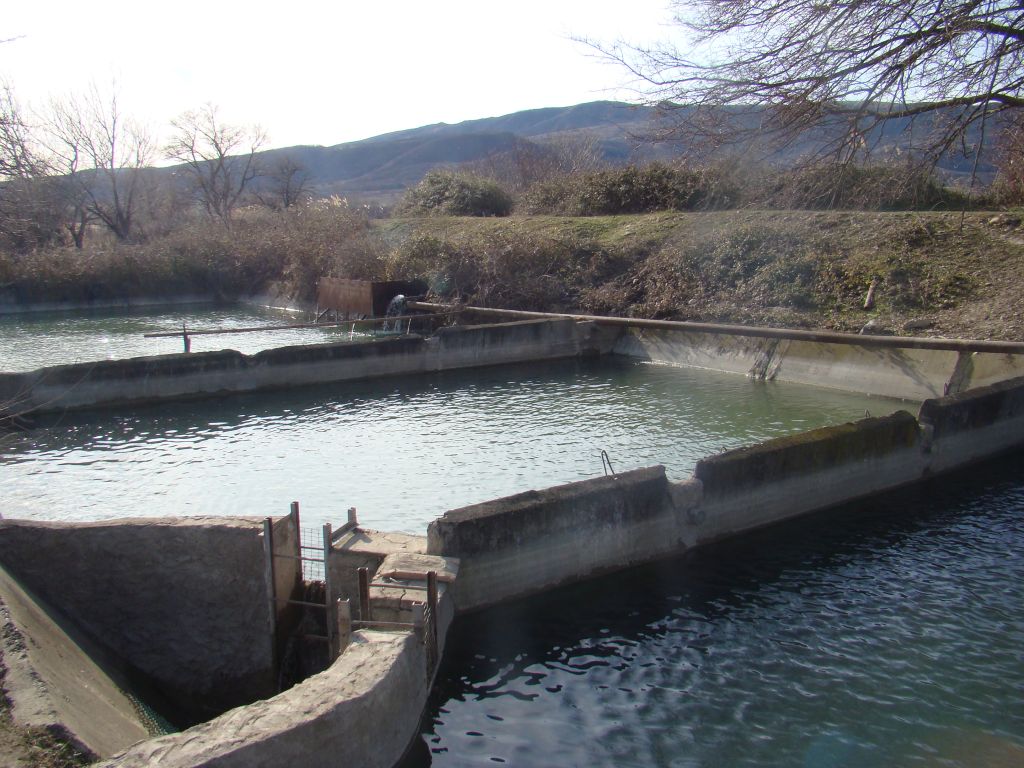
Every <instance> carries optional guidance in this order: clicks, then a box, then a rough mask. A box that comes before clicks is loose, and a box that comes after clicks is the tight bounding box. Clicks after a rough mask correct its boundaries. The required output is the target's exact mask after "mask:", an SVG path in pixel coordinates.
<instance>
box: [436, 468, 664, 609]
mask: <svg viewBox="0 0 1024 768" xmlns="http://www.w3.org/2000/svg"><path fill="white" fill-rule="evenodd" d="M667 502H668V481H667V479H666V478H665V469H664V467H651V468H648V469H638V470H634V471H632V472H624V473H622V474H621V475H618V476H617V477H600V478H595V479H593V480H584V481H582V482H578V483H570V484H568V485H561V486H556V487H554V488H547V489H545V490H543V491H528V492H527V493H520V494H517V495H515V496H509V497H507V498H503V499H497V500H495V501H489V502H485V503H483V504H474V505H472V506H469V507H463V508H461V509H456V510H452V511H449V512H446V513H445V514H444V515H443V516H442V517H440V518H438V519H437V520H435V521H434V522H432V523H431V524H430V526H429V528H428V533H427V551H428V552H429V553H430V554H434V555H443V556H445V557H456V558H459V561H460V569H459V578H458V580H457V581H456V583H455V602H456V605H457V607H458V608H459V609H460V610H468V609H471V608H476V607H479V606H482V605H487V604H490V603H495V602H500V601H501V600H505V599H508V598H510V597H515V596H517V595H521V594H530V593H533V592H538V591H540V590H542V589H545V588H547V587H552V586H555V585H558V584H561V583H563V582H567V581H576V580H580V579H585V578H587V577H589V576H592V575H595V574H597V573H600V572H601V571H604V570H608V569H609V568H615V567H617V568H621V567H624V566H627V565H630V564H632V563H639V562H643V561H645V560H649V559H651V558H654V557H658V556H659V555H665V554H667V553H669V552H671V551H673V550H674V549H675V548H676V547H677V546H678V542H677V540H676V536H675V527H676V526H675V525H674V520H673V515H672V514H671V512H670V511H669V509H668V505H667Z"/></svg>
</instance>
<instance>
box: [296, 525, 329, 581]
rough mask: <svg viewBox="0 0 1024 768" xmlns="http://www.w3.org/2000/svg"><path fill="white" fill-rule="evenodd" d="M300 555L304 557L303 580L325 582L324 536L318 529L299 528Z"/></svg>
mask: <svg viewBox="0 0 1024 768" xmlns="http://www.w3.org/2000/svg"><path fill="white" fill-rule="evenodd" d="M299 542H300V543H299V554H300V556H301V557H302V578H303V579H304V580H305V581H324V579H325V575H324V535H323V532H322V531H320V530H318V529H316V528H299Z"/></svg>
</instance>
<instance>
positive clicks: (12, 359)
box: [0, 305, 348, 371]
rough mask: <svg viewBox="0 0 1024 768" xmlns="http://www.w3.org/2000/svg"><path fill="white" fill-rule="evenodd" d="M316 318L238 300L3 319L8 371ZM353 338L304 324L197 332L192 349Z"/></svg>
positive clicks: (176, 346) (1, 352)
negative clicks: (185, 334)
mask: <svg viewBox="0 0 1024 768" xmlns="http://www.w3.org/2000/svg"><path fill="white" fill-rule="evenodd" d="M305 322H308V321H307V319H306V318H305V316H304V315H297V314H295V313H291V312H285V311H282V310H273V309H264V308H260V307H248V306H237V305H231V306H226V307H212V306H202V305H198V306H184V307H177V308H173V309H170V308H167V307H164V308H156V307H154V308H147V309H136V310H120V311H119V310H102V311H96V312H39V313H25V314H18V315H9V316H0V341H2V342H3V343H2V345H0V371H30V370H32V369H33V368H41V367H43V366H48V365H62V364H64V363H84V362H91V361H93V360H112V359H116V358H123V357H138V356H140V355H165V354H170V353H173V352H182V351H183V343H182V339H181V337H180V336H178V337H176V338H162V339H147V338H145V334H147V333H164V332H172V331H173V332H180V331H181V326H182V324H183V323H184V324H185V326H186V327H187V328H188V329H189V330H200V329H220V330H227V329H232V328H249V327H257V326H268V325H286V324H287V325H291V324H300V323H305ZM346 338H348V331H347V330H346V329H340V328H331V329H326V328H303V329H295V330H287V331H284V330H282V331H261V332H255V333H239V334H230V335H211V336H193V337H191V339H192V351H193V352H208V351H211V350H218V349H237V350H238V351H240V352H244V353H246V354H252V353H253V352H259V351H260V350H262V349H267V348H269V347H277V346H285V345H288V344H315V343H319V342H324V341H337V340H341V339H346Z"/></svg>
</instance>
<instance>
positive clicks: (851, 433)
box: [693, 411, 919, 498]
mask: <svg viewBox="0 0 1024 768" xmlns="http://www.w3.org/2000/svg"><path fill="white" fill-rule="evenodd" d="M918 438H919V430H918V425H917V419H915V418H914V417H913V416H912V415H911V414H909V413H907V412H906V411H896V412H895V413H893V414H891V415H889V416H882V417H875V418H870V417H869V418H865V419H861V420H860V421H856V422H850V423H848V424H839V425H836V426H832V427H822V428H820V429H812V430H809V431H807V432H800V433H798V434H795V435H786V436H784V437H778V438H775V439H774V440H768V441H765V442H763V443H758V444H756V445H751V446H744V447H743V448H736V449H735V450H731V451H726V452H724V453H719V454H717V455H715V456H710V457H708V458H704V459H701V460H700V461H698V462H697V466H696V468H695V469H694V473H693V475H694V477H695V478H697V479H698V480H700V482H701V484H702V486H703V491H704V497H705V498H709V497H711V498H715V497H720V496H732V495H735V494H737V493H740V492H743V491H746V490H748V489H751V488H753V489H755V490H760V489H762V488H763V487H764V486H765V485H767V484H769V483H777V482H779V481H782V480H788V479H790V478H792V477H797V476H801V477H802V476H806V475H808V474H812V473H814V472H819V471H822V470H826V469H831V468H833V467H836V466H841V465H843V464H846V463H856V462H860V461H865V460H870V459H875V458H879V457H884V456H886V455H888V454H890V453H891V452H892V451H893V450H897V449H901V448H914V447H916V445H917V441H918Z"/></svg>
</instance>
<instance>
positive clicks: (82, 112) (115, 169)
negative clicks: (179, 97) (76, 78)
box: [49, 86, 153, 240]
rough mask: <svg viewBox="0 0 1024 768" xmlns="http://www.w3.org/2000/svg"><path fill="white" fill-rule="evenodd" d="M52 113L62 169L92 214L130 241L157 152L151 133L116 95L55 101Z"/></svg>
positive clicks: (97, 94)
mask: <svg viewBox="0 0 1024 768" xmlns="http://www.w3.org/2000/svg"><path fill="white" fill-rule="evenodd" d="M50 113H51V115H50V121H49V122H50V125H49V129H50V133H51V135H52V143H53V151H54V155H55V156H56V157H57V158H59V164H58V165H57V170H58V171H60V172H62V173H64V174H66V175H67V177H68V179H69V181H70V183H71V184H72V185H73V186H74V189H75V191H76V192H77V193H78V195H79V197H78V199H79V201H80V204H81V206H82V207H83V208H84V210H85V212H86V213H87V214H88V215H91V216H93V217H95V218H96V219H97V220H99V221H101V222H102V223H103V224H105V225H106V226H107V228H108V229H109V230H110V231H111V232H113V233H114V235H115V236H116V237H117V239H118V240H128V239H130V238H131V237H132V234H133V227H134V216H135V212H136V209H137V206H138V203H139V191H140V180H141V171H142V170H143V169H144V168H145V167H146V166H147V165H148V164H149V162H150V160H151V158H152V153H153V145H152V142H151V140H150V138H149V134H148V132H147V131H146V130H145V129H144V128H143V127H142V126H141V125H139V124H138V123H136V122H135V121H134V120H132V119H131V118H129V117H127V116H126V115H125V114H124V113H123V112H122V111H121V108H120V105H119V104H118V97H117V93H116V91H112V92H111V93H110V95H104V94H102V93H100V91H99V89H98V88H96V87H95V86H93V87H92V88H90V90H89V91H88V92H87V93H86V95H85V96H84V97H80V98H79V97H68V98H67V99H65V100H63V101H55V102H53V104H52V105H51V110H50ZM76 218H79V219H81V217H80V216H76ZM83 226H84V223H83Z"/></svg>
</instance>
